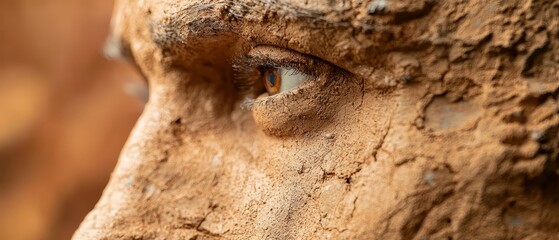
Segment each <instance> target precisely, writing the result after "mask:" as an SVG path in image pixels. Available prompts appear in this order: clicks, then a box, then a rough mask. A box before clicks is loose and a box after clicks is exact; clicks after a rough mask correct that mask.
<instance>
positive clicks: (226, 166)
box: [74, 0, 559, 239]
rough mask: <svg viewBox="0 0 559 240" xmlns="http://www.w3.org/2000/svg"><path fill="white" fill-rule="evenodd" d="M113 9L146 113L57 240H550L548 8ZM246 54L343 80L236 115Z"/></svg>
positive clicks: (552, 119)
mask: <svg viewBox="0 0 559 240" xmlns="http://www.w3.org/2000/svg"><path fill="white" fill-rule="evenodd" d="M301 2H304V1H295V0H292V1H254V0H253V1H180V0H166V1H152V0H144V1H130V0H119V1H118V2H117V5H116V10H115V16H114V25H113V30H114V31H113V34H112V37H111V41H112V43H113V44H117V45H118V46H120V47H121V54H122V55H123V56H128V57H131V58H132V59H134V61H135V62H136V63H137V65H138V66H139V69H141V71H142V73H143V74H144V75H145V76H146V78H147V79H148V80H149V85H150V100H149V103H148V104H147V106H146V109H145V112H144V114H143V116H142V117H141V119H140V120H139V122H138V124H137V126H136V128H135V130H134V131H133V133H132V135H131V137H130V139H129V141H128V144H127V145H126V147H125V148H124V150H123V153H122V155H121V158H120V161H119V164H118V166H117V167H116V169H115V172H114V174H113V177H112V179H111V181H110V183H109V185H108V186H107V189H106V190H105V193H104V195H103V197H102V198H101V200H100V202H99V203H98V205H97V206H96V208H95V209H94V210H93V211H92V212H91V213H90V214H89V216H88V217H87V218H86V219H85V221H84V223H83V224H82V226H81V227H80V229H79V230H78V231H77V232H76V234H75V236H74V239H214V238H225V239H327V238H332V239H556V238H559V177H558V174H559V168H558V165H557V159H558V153H559V136H558V128H559V115H558V114H557V112H558V106H559V105H558V101H559V100H558V97H559V96H558V94H559V90H558V89H559V67H558V66H559V65H558V62H559V61H558V60H559V43H558V40H557V37H558V36H559V35H558V34H559V2H556V1H551V0H550V1H543V0H542V1H492V2H487V1H481V0H470V1H466V0H464V1H428V0H413V1H412V0H409V1H403V0H402V1H391V0H386V1H383V0H374V1H372V2H369V1H307V3H306V4H305V3H301ZM258 44H266V45H273V46H277V47H282V48H286V49H291V50H294V51H297V52H300V53H303V54H308V55H312V56H315V57H318V58H320V59H323V60H325V61H327V62H330V63H332V64H334V65H336V66H338V67H339V68H340V69H344V70H345V71H347V73H346V74H343V73H342V72H343V70H340V71H339V72H337V73H332V74H326V76H325V79H323V80H325V83H324V84H322V85H316V86H312V87H309V88H306V89H305V92H304V93H300V92H294V93H289V94H285V95H281V96H280V95H278V96H275V97H274V98H271V99H270V100H269V102H267V103H265V104H264V103H263V104H255V105H254V106H253V108H252V109H251V110H243V109H241V108H240V107H239V105H240V103H241V99H239V98H240V97H239V95H238V94H237V93H236V90H235V88H234V87H233V84H232V82H233V80H232V75H233V74H232V68H231V65H232V62H233V60H234V59H235V57H236V56H238V55H241V54H245V53H246V52H247V51H249V50H250V49H251V48H253V47H255V46H256V45H258Z"/></svg>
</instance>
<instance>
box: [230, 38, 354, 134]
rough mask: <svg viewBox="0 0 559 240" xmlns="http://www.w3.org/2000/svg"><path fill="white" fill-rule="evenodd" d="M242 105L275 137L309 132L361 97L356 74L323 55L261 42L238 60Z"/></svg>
mask: <svg viewBox="0 0 559 240" xmlns="http://www.w3.org/2000/svg"><path fill="white" fill-rule="evenodd" d="M233 73H234V76H233V78H234V83H235V85H236V88H237V89H238V92H239V93H240V95H241V96H243V97H241V98H244V101H243V103H242V104H241V106H242V107H244V108H245V109H249V110H251V111H252V115H253V118H254V120H255V122H256V123H257V124H258V125H260V126H261V127H262V129H264V130H265V132H267V133H269V134H271V135H293V134H297V133H304V132H309V131H311V130H313V129H315V128H316V127H319V126H323V125H324V124H322V123H326V124H327V123H328V122H330V121H329V119H330V118H331V117H333V116H334V115H335V114H337V110H338V108H339V107H340V106H341V105H344V104H346V103H347V102H349V101H353V100H355V99H356V98H358V97H360V96H361V94H360V91H361V87H362V85H361V83H362V82H360V81H358V79H357V77H356V76H355V75H353V74H351V73H349V72H347V71H345V70H343V69H342V68H339V67H337V66H336V65H334V64H331V63H328V62H326V61H324V60H322V59H320V58H317V57H314V56H310V55H306V54H302V53H299V52H296V51H293V50H289V49H285V48H280V47H275V46H269V45H261V46H256V47H254V48H252V49H250V50H249V51H247V53H246V54H245V55H243V56H241V57H240V58H239V59H238V60H236V61H234V64H233Z"/></svg>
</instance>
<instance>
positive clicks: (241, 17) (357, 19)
mask: <svg viewBox="0 0 559 240" xmlns="http://www.w3.org/2000/svg"><path fill="white" fill-rule="evenodd" d="M433 6H434V1H428V0H419V1H397V2H396V1H389V0H373V1H334V0H332V1H296V0H281V1H261V0H243V1H175V0H167V1H127V0H121V1H120V3H119V4H117V8H116V12H117V13H116V15H117V17H115V18H114V22H113V38H115V40H117V41H122V44H123V45H124V47H126V46H128V45H129V43H131V42H134V41H135V39H138V38H144V40H146V38H147V39H149V40H151V41H153V42H155V43H156V44H157V46H159V47H160V48H163V49H168V50H171V52H175V53H178V54H182V53H185V52H188V48H189V47H192V46H196V44H190V43H192V42H193V41H199V40H200V39H205V40H210V41H211V40H214V41H215V39H219V42H220V45H224V44H226V43H230V42H231V41H234V39H236V38H242V39H246V40H250V41H253V42H257V43H262V44H272V45H276V46H280V47H285V48H289V49H293V50H296V51H299V52H301V53H306V54H310V55H314V56H317V57H320V58H322V59H324V60H327V61H329V62H332V63H335V64H337V65H338V66H341V67H344V68H346V69H348V70H351V71H353V72H356V73H358V72H359V71H365V70H362V69H360V68H361V65H368V66H371V65H378V64H379V63H381V62H383V61H384V60H385V59H383V58H382V57H381V56H380V55H381V54H382V53H385V52H390V51H392V50H395V49H404V48H418V47H421V46H425V42H426V41H427V40H428V39H429V38H430V37H432V36H429V35H427V34H425V33H427V32H431V33H432V32H433V31H429V28H431V27H432V26H431V24H428V23H432V22H433V21H434V20H433V19H432V15H431V16H427V14H428V13H429V12H430V11H432V9H433ZM411 20H415V21H411ZM139 33H141V34H139ZM139 35H141V36H139ZM224 35H225V36H226V37H224V38H219V36H224ZM224 39H225V41H224ZM140 48H141V47H139V46H138V49H140ZM373 56H374V57H373ZM376 56H379V57H376ZM362 74H365V75H366V74H367V72H366V71H365V72H363V73H362Z"/></svg>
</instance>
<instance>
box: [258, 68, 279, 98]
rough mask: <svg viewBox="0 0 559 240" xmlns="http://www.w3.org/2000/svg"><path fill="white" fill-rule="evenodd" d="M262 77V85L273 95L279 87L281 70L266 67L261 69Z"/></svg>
mask: <svg viewBox="0 0 559 240" xmlns="http://www.w3.org/2000/svg"><path fill="white" fill-rule="evenodd" d="M262 74H263V77H264V86H266V90H267V91H268V94H270V95H274V94H276V93H278V92H279V91H280V87H281V72H280V69H279V68H273V67H266V68H264V71H262Z"/></svg>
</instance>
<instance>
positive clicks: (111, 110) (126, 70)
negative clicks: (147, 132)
mask: <svg viewBox="0 0 559 240" xmlns="http://www.w3.org/2000/svg"><path fill="white" fill-rule="evenodd" d="M111 11H112V0H81V1H70V0H0V239H2V240H4V239H6V240H12V239H13V240H19V239H24V240H26V239H30V240H34V239H69V238H70V237H71V235H72V233H73V231H74V230H75V229H76V228H77V227H78V225H79V223H80V221H81V220H82V219H83V218H84V216H85V215H86V214H87V212H88V211H89V210H90V209H91V208H92V207H93V206H94V204H95V203H96V201H97V199H98V198H99V196H100V194H101V192H102V190H103V187H104V185H105V184H106V183H107V181H108V179H109V175H110V172H111V170H112V168H113V167H114V165H115V163H116V160H117V158H118V153H119V151H120V149H121V147H122V145H123V144H124V142H125V140H126V138H127V136H128V133H129V132H130V130H131V128H132V127H133V125H134V122H135V121H136V119H137V118H138V116H139V114H140V113H141V111H142V108H143V101H142V100H141V99H140V98H139V97H138V96H136V95H142V94H143V93H144V92H143V91H144V90H145V86H144V83H143V81H142V80H141V78H140V76H139V75H138V74H136V72H135V71H134V69H133V68H132V67H131V66H130V65H128V64H127V63H122V62H113V61H109V60H107V59H105V58H104V57H103V55H102V54H101V49H102V46H103V42H104V40H105V37H106V36H107V33H108V28H109V21H110V16H111Z"/></svg>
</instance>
